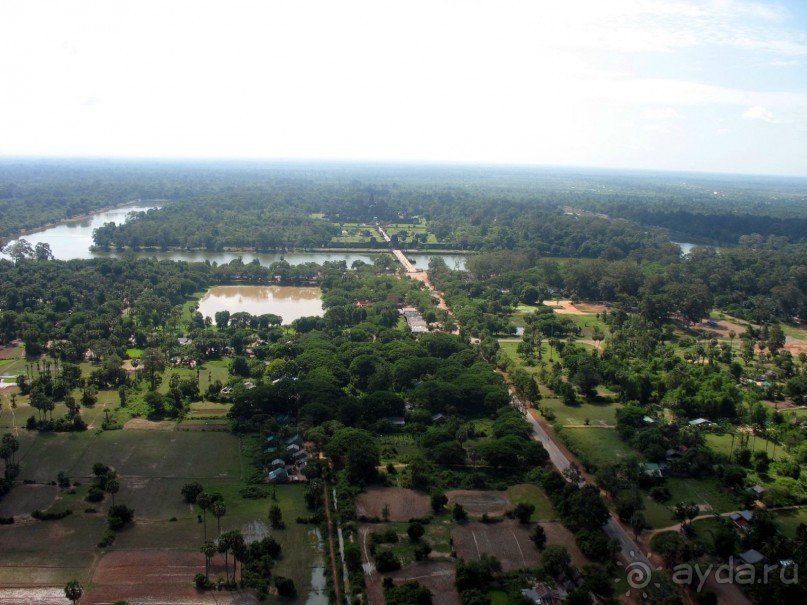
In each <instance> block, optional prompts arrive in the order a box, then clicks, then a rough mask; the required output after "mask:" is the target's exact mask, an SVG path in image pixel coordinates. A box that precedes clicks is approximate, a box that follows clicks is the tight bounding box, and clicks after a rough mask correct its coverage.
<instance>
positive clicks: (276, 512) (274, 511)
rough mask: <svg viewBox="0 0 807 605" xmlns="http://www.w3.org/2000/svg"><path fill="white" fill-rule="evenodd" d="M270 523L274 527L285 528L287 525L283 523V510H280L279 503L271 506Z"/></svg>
mask: <svg viewBox="0 0 807 605" xmlns="http://www.w3.org/2000/svg"><path fill="white" fill-rule="evenodd" d="M269 523H270V524H271V526H272V529H283V528H284V527H285V524H284V523H283V511H281V510H280V507H279V506H278V505H277V504H273V505H272V506H270V507H269Z"/></svg>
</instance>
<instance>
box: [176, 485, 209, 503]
mask: <svg viewBox="0 0 807 605" xmlns="http://www.w3.org/2000/svg"><path fill="white" fill-rule="evenodd" d="M203 491H205V488H204V487H202V484H201V483H199V482H198V481H191V482H190V483H186V484H185V485H183V486H182V491H181V493H182V497H183V498H184V499H185V502H187V503H188V504H193V503H194V502H196V496H198V495H199V494H201V493H202V492H203Z"/></svg>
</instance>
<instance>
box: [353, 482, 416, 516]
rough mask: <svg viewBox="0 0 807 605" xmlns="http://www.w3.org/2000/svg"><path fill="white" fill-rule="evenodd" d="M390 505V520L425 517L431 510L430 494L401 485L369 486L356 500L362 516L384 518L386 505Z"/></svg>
mask: <svg viewBox="0 0 807 605" xmlns="http://www.w3.org/2000/svg"><path fill="white" fill-rule="evenodd" d="M385 505H386V506H388V507H389V520H390V521H409V519H415V518H420V517H425V516H426V515H428V514H429V511H431V504H430V500H429V496H427V495H426V494H424V493H422V492H416V491H414V490H411V489H402V488H399V487H369V488H367V490H366V491H365V492H364V493H362V494H360V495H359V497H358V499H357V500H356V512H357V513H358V514H359V515H360V516H362V515H363V516H365V517H378V518H379V519H380V518H383V510H384V506H385Z"/></svg>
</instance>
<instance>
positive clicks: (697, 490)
mask: <svg viewBox="0 0 807 605" xmlns="http://www.w3.org/2000/svg"><path fill="white" fill-rule="evenodd" d="M664 485H665V486H666V487H667V489H669V490H670V493H671V494H672V498H670V499H669V500H668V501H667V502H665V503H659V502H656V501H655V500H653V499H652V498H651V497H650V496H649V495H648V494H647V492H643V494H642V498H643V499H644V503H645V510H644V515H645V518H646V519H647V522H648V523H649V524H650V526H651V527H652V528H653V529H659V528H662V527H669V526H671V525H674V524H675V523H676V521H675V520H674V519H673V510H674V509H675V505H676V504H678V503H679V502H694V503H695V504H698V505H700V506H701V513H700V514H709V513H710V512H715V513H725V512H730V511H733V510H737V509H738V508H739V506H740V503H739V502H738V501H737V500H735V499H734V498H733V497H732V496H731V495H729V494H727V493H725V492H723V491H722V490H721V489H720V487H719V486H718V485H717V481H716V480H715V479H690V478H680V477H669V478H667V479H666V481H665V482H664Z"/></svg>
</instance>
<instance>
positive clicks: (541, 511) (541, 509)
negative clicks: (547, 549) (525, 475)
mask: <svg viewBox="0 0 807 605" xmlns="http://www.w3.org/2000/svg"><path fill="white" fill-rule="evenodd" d="M507 497H508V498H510V502H512V503H513V506H515V505H516V504H519V503H521V502H526V503H527V504H532V505H534V506H535V512H534V513H533V514H532V517H530V521H532V522H538V521H554V520H555V519H557V518H558V515H557V513H556V512H555V509H554V508H553V506H552V503H551V502H550V501H549V498H547V496H546V494H545V493H544V490H542V489H541V488H540V487H538V486H537V485H530V484H525V483H522V484H520V485H513V486H511V487H509V488H507Z"/></svg>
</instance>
